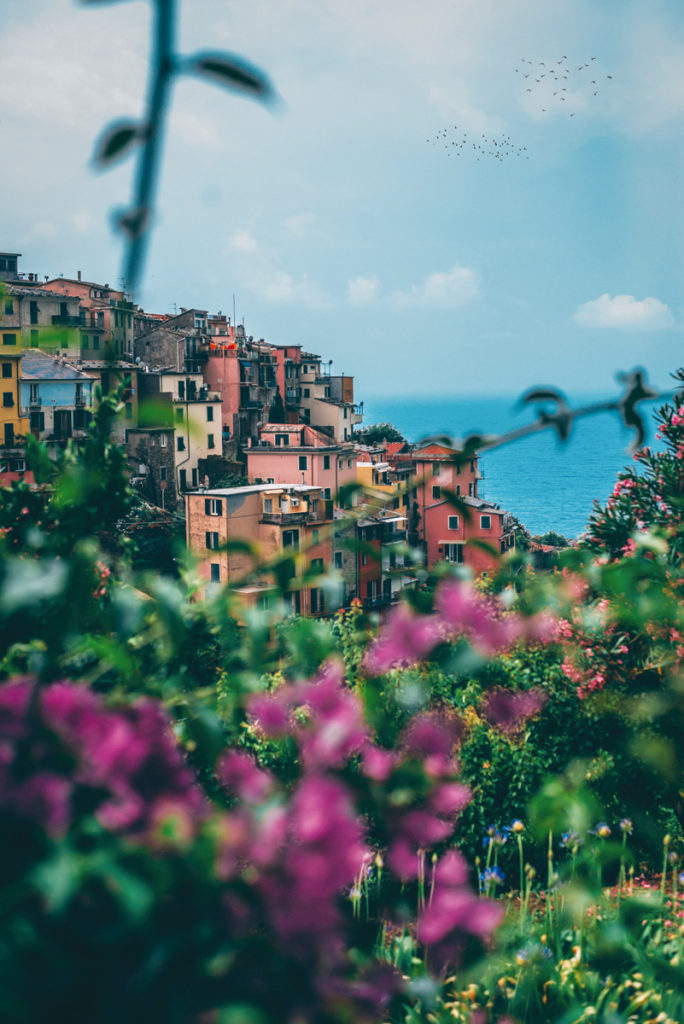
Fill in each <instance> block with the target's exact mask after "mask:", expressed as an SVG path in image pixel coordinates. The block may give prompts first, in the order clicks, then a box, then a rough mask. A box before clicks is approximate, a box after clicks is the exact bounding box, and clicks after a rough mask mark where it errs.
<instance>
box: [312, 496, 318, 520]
mask: <svg viewBox="0 0 684 1024" xmlns="http://www.w3.org/2000/svg"><path fill="white" fill-rule="evenodd" d="M311 515H312V516H314V518H315V517H317V516H318V498H313V500H312V502H311Z"/></svg>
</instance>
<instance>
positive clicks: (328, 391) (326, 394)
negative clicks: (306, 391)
mask: <svg viewBox="0 0 684 1024" xmlns="http://www.w3.org/2000/svg"><path fill="white" fill-rule="evenodd" d="M323 397H324V398H330V388H325V389H324V391H323Z"/></svg>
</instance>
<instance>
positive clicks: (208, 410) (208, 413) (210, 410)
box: [207, 405, 214, 423]
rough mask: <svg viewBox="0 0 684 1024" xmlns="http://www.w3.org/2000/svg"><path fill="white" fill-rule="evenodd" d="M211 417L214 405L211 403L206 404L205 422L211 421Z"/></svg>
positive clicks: (212, 416) (212, 417)
mask: <svg viewBox="0 0 684 1024" xmlns="http://www.w3.org/2000/svg"><path fill="white" fill-rule="evenodd" d="M213 419H214V406H213V405H208V406H207V423H211V422H212V421H213Z"/></svg>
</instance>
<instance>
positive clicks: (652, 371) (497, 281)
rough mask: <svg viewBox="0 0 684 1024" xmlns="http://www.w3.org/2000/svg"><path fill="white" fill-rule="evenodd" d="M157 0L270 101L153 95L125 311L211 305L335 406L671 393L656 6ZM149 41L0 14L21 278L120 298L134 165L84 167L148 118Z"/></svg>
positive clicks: (101, 7)
mask: <svg viewBox="0 0 684 1024" xmlns="http://www.w3.org/2000/svg"><path fill="white" fill-rule="evenodd" d="M178 4H179V8H180V17H179V24H178V27H177V29H178V46H179V49H180V50H181V51H182V52H183V53H184V54H191V53H194V52H196V51H198V50H206V49H210V50H213V51H216V50H226V51H228V52H231V53H236V54H239V55H240V56H241V57H243V58H245V59H246V60H248V61H249V62H251V63H252V64H254V65H256V66H258V67H260V68H261V69H263V70H264V71H265V72H267V73H268V75H269V76H270V78H271V81H272V83H273V85H274V87H275V89H276V91H277V94H278V97H279V101H278V103H277V104H276V105H275V106H274V107H272V108H266V107H264V106H262V105H260V104H258V103H255V102H254V101H252V100H250V99H248V98H246V97H244V96H243V95H238V94H236V93H230V92H228V91H226V90H224V89H221V88H218V87H216V86H214V85H212V84H210V83H205V82H201V81H199V80H197V79H191V78H189V77H185V78H182V79H179V80H178V82H177V83H176V86H175V90H174V95H173V102H172V105H171V108H170V110H169V121H168V130H167V136H166V144H165V150H164V161H163V167H162V174H161V182H160V188H159V192H158V196H157V204H158V205H157V212H156V217H155V222H154V227H153V235H152V240H151V245H150V248H149V253H148V259H147V263H146V269H145V275H144V280H143V284H142V288H141V291H140V292H139V294H138V295H137V296H136V301H138V302H139V303H140V304H141V305H142V306H143V307H144V308H145V309H147V310H150V311H154V312H174V311H175V310H176V309H177V308H180V307H181V306H183V307H192V306H195V307H199V308H202V309H208V310H209V311H210V312H218V311H219V310H221V311H223V312H224V313H227V314H228V315H232V313H233V296H235V310H236V313H237V319H238V321H242V320H244V322H245V328H246V332H247V334H251V335H253V336H254V337H263V338H265V339H266V340H268V341H272V342H274V343H279V344H301V345H303V346H304V347H305V348H306V349H307V350H311V351H314V352H318V353H320V355H321V356H322V357H323V358H324V359H326V360H328V359H332V360H333V362H332V372H333V373H335V372H337V373H347V374H352V375H354V376H355V377H356V394H357V398H359V399H361V398H363V397H364V396H366V397H371V396H402V395H427V394H435V395H442V396H446V395H449V394H473V395H476V394H503V393H516V392H520V391H523V390H525V389H526V388H528V387H529V386H531V385H534V384H548V385H556V386H559V387H561V388H564V389H566V390H568V391H569V392H571V393H572V392H580V391H581V392H589V391H596V392H602V393H606V392H611V391H614V390H615V387H616V385H615V382H614V375H615V372H616V371H618V370H627V369H630V368H632V367H633V366H635V365H641V366H643V367H645V368H646V370H647V371H648V373H649V376H650V379H651V380H652V381H653V382H654V383H655V384H657V385H658V386H660V387H666V386H667V385H668V380H669V377H668V375H669V372H670V371H671V370H673V369H675V368H676V367H677V366H679V365H681V364H682V363H683V362H684V359H683V358H682V340H683V337H684V302H683V301H682V295H681V280H682V270H683V268H684V198H683V197H684V181H683V177H684V175H683V169H684V162H683V156H684V152H683V145H684V143H683V141H682V137H683V133H682V130H681V129H682V125H683V124H684V75H682V74H681V69H682V67H684V5H682V4H681V2H680V0H648V2H642V0H553V2H552V3H549V0H372V2H370V3H369V2H368V0H344V2H341V0H315V2H314V0H250V2H249V3H245V2H242V3H237V2H235V0H233V2H231V0H178ZM150 28H151V19H150V4H149V3H148V0H122V2H118V3H104V2H103V3H85V2H82V3H75V2H72V0H3V4H2V20H1V21H0V47H1V49H0V54H1V56H0V146H1V147H2V153H3V160H2V161H0V196H2V225H3V232H2V239H1V241H0V245H1V247H2V248H4V249H5V250H6V251H15V252H21V253H22V254H23V256H22V263H21V266H22V269H23V270H25V271H27V272H28V271H34V272H37V273H39V274H49V275H51V276H54V275H57V274H60V273H61V274H64V275H65V276H75V274H76V271H77V270H81V271H82V272H83V276H84V278H88V279H91V280H97V281H101V282H103V283H104V282H107V283H109V284H111V285H112V286H120V280H121V266H122V243H121V239H120V237H119V236H118V235H117V234H116V233H115V232H114V231H113V229H112V219H113V213H114V211H115V210H117V209H121V208H123V207H125V205H126V203H127V201H128V199H129V197H130V194H131V188H132V177H133V170H134V160H133V158H130V157H129V158H128V159H126V160H123V161H121V162H120V163H119V164H117V165H116V167H115V168H113V169H111V170H108V171H106V172H102V171H98V170H95V169H94V167H93V164H92V159H91V158H92V153H93V149H94V146H95V143H96V140H97V138H98V136H99V134H100V132H101V131H102V129H103V128H104V126H105V125H106V124H108V123H109V122H110V121H113V120H116V119H118V118H125V117H134V118H135V117H138V116H139V115H140V114H141V112H142V110H143V109H144V99H145V91H146V76H147V62H148V56H149V47H150ZM526 75H527V76H528V77H527V78H526V77H525V76H526ZM542 76H543V77H542ZM554 93H555V95H554ZM495 144H496V145H495ZM478 147H480V148H478ZM501 154H503V156H502V155H501Z"/></svg>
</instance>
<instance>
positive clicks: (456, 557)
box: [444, 544, 463, 565]
mask: <svg viewBox="0 0 684 1024" xmlns="http://www.w3.org/2000/svg"><path fill="white" fill-rule="evenodd" d="M444 560H445V561H446V562H458V563H459V565H460V564H461V563H462V562H463V545H462V544H445V545H444Z"/></svg>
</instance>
